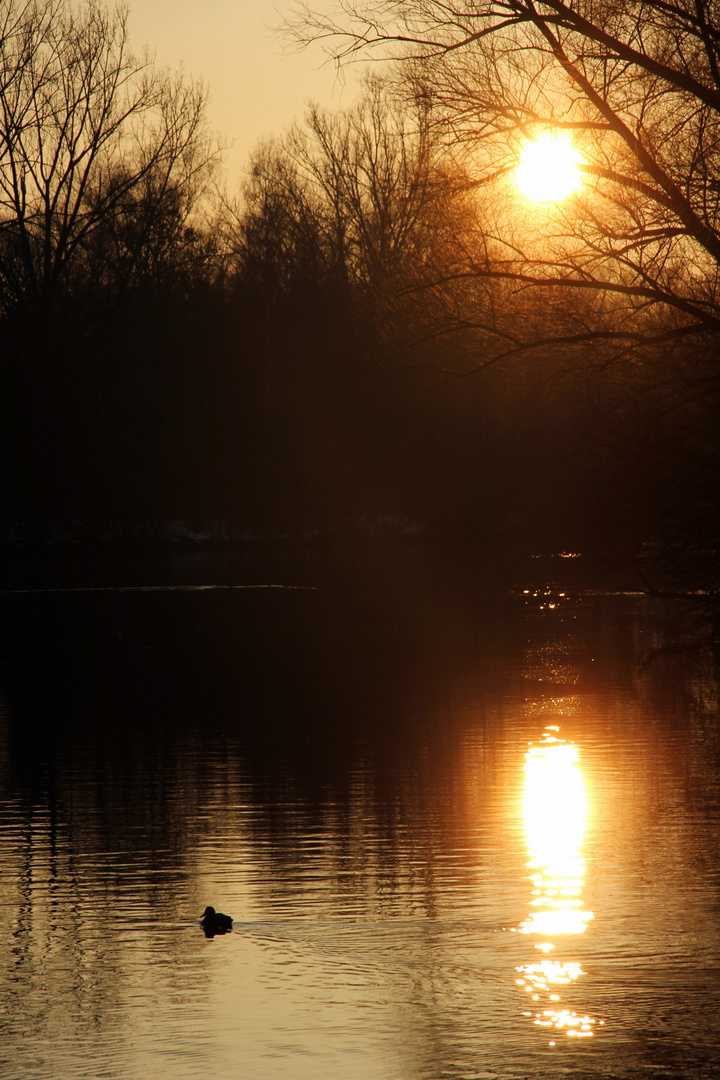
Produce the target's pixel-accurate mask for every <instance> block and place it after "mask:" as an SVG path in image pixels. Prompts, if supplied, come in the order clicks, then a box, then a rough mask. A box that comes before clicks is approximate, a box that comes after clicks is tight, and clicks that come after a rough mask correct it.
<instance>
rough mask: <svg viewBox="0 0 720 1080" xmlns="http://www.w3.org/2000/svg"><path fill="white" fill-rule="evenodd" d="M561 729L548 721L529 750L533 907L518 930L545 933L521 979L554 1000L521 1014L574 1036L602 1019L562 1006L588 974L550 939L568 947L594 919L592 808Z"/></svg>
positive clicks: (535, 996)
mask: <svg viewBox="0 0 720 1080" xmlns="http://www.w3.org/2000/svg"><path fill="white" fill-rule="evenodd" d="M559 730H560V729H559V727H558V726H557V725H553V724H549V725H547V726H546V728H545V730H544V732H543V735H542V737H541V738H540V740H539V742H538V744H537V745H531V746H530V748H529V749H528V751H527V753H526V755H525V790H524V799H523V816H524V821H525V834H526V837H527V844H528V849H529V852H530V862H529V863H528V869H529V870H530V871H531V881H532V884H533V890H532V900H531V902H530V907H531V908H532V909H533V910H531V912H530V913H529V915H528V918H527V919H525V920H523V922H522V923H521V924H520V926H519V927H518V930H519V932H520V933H522V934H528V935H537V936H538V937H541V938H542V940H541V941H539V942H537V943H535V949H536V950H538V951H539V952H540V953H541V954H544V956H545V957H546V959H542V960H539V959H537V958H535V959H533V960H532V961H530V962H528V963H526V964H521V965H520V966H519V967H518V968H517V972H518V976H519V977H518V978H517V979H516V983H517V985H518V986H520V987H523V989H524V990H525V992H526V993H527V994H528V995H529V998H530V1001H532V1002H533V1003H535V1002H537V1003H540V1002H541V1001H545V1002H547V1003H548V1004H549V1007H548V1008H540V1009H537V1011H534V1012H533V1011H530V1012H524V1013H523V1015H524V1016H526V1017H532V1018H533V1023H534V1024H535V1025H536V1026H537V1027H539V1028H549V1029H553V1031H554V1032H558V1033H562V1032H564V1033H565V1034H566V1035H568V1036H570V1037H572V1038H589V1037H591V1036H592V1034H593V1028H594V1026H595V1024H596V1023H597V1021H596V1020H595V1019H594V1018H593V1017H590V1016H587V1015H580V1014H578V1013H577V1012H575V1011H573V1010H572V1009H569V1008H567V1007H563V1006H562V1001H561V999H562V993H563V990H564V989H565V988H568V987H572V986H573V985H574V984H576V983H577V981H578V980H579V979H580V978H581V976H583V975H584V974H585V972H584V971H583V969H582V967H581V965H580V963H579V962H578V961H577V960H574V959H550V958H549V956H548V954H550V953H551V952H553V951H554V950H555V949H556V947H557V945H558V942H555V941H553V940H552V939H553V938H560V939H561V942H560V943H561V944H562V945H563V948H566V947H567V944H568V939H570V938H572V937H573V936H577V935H580V934H584V933H585V931H586V929H587V927H588V923H589V922H590V921H591V920H592V919H593V913H592V911H588V910H587V909H586V908H585V906H584V903H583V899H582V889H583V883H584V878H585V860H584V858H583V854H582V844H583V838H584V835H585V828H586V824H587V812H588V810H587V799H586V796H585V786H584V783H583V777H582V772H581V770H580V765H579V759H580V754H579V750H578V748H577V746H575V745H574V744H573V743H568V742H566V741H565V740H564V739H562V738H561V737H560V735H559ZM548 939H550V940H548ZM600 1023H601V1024H602V1021H600ZM551 1045H554V1043H553V1042H551Z"/></svg>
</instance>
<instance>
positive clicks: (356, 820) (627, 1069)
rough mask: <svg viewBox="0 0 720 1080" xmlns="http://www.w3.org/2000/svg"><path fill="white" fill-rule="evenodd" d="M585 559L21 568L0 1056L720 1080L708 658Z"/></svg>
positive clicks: (6, 790) (199, 1068)
mask: <svg viewBox="0 0 720 1080" xmlns="http://www.w3.org/2000/svg"><path fill="white" fill-rule="evenodd" d="M583 577H587V574H585V573H581V572H580V570H579V569H578V567H577V566H576V565H575V564H574V563H571V562H570V561H567V562H565V561H562V562H560V561H557V562H553V563H552V564H550V563H547V564H546V563H540V562H529V563H528V565H527V566H525V567H523V568H510V569H504V570H497V569H496V568H495V569H492V570H491V569H489V568H488V567H485V566H483V565H480V564H479V560H474V559H473V558H471V557H470V556H469V555H467V554H465V555H463V554H462V553H459V552H453V551H446V552H440V553H438V552H430V551H425V550H423V549H417V550H412V549H410V550H406V551H385V552H380V551H378V552H374V553H373V552H370V553H359V552H354V553H353V552H350V553H347V552H346V553H345V554H344V555H342V554H337V553H335V554H332V553H330V552H325V553H316V554H312V553H309V554H308V553H306V554H303V553H295V554H291V555H287V556H284V557H283V559H282V560H280V559H279V558H278V557H277V556H273V557H271V556H269V555H267V556H259V555H255V556H242V557H241V556H233V557H231V556H221V555H218V556H215V557H214V558H209V557H208V556H192V557H186V558H183V559H179V560H178V559H175V560H174V561H173V560H167V559H166V560H163V561H161V562H158V563H156V564H148V563H146V562H142V561H139V562H136V563H135V564H129V563H127V562H125V563H122V564H120V563H118V561H117V560H115V561H108V562H107V564H103V563H101V562H100V561H95V562H94V563H92V564H88V563H82V564H80V563H79V564H77V565H75V564H66V565H56V566H52V565H51V564H46V565H45V566H44V567H41V568H39V567H37V566H32V567H29V566H24V567H23V566H22V565H19V566H17V567H14V568H8V569H7V570H6V573H5V583H6V586H7V587H6V590H5V593H4V595H3V596H2V597H0V645H1V647H2V661H3V662H2V668H1V669H0V691H1V695H2V703H3V712H2V721H1V725H0V736H1V742H0V769H1V772H0V775H1V778H2V797H1V799H0V904H1V905H2V913H3V919H2V922H3V927H4V929H3V932H2V937H1V938H0V949H1V951H2V964H3V972H4V976H3V979H2V983H1V984H0V1019H1V1020H2V1031H3V1038H2V1042H1V1044H0V1075H2V1076H3V1077H8V1078H12V1080H15V1078H17V1080H20V1078H23V1080H34V1078H38V1080H39V1078H43V1080H46V1078H47V1077H58V1078H62V1080H76V1078H80V1077H84V1078H93V1080H95V1078H100V1077H103V1078H104V1077H107V1078H113V1080H114V1078H117V1080H135V1078H138V1080H140V1078H143V1080H145V1078H148V1077H153V1078H155V1077H157V1078H165V1077H168V1078H170V1077H172V1078H194V1077H198V1078H200V1077H202V1078H204V1080H226V1078H228V1080H229V1078H235V1077H243V1080H256V1078H257V1080H275V1078H278V1080H282V1078H288V1080H290V1078H292V1080H303V1078H307V1080H322V1078H325V1077H328V1078H330V1077H332V1078H338V1077H342V1078H343V1080H350V1078H354V1077H357V1078H362V1080H375V1078H378V1080H379V1078H383V1080H385V1078H387V1080H406V1078H407V1080H439V1078H457V1080H478V1078H483V1077H484V1078H491V1077H500V1078H503V1080H509V1078H511V1077H517V1078H521V1077H522V1078H525V1077H528V1078H530V1077H532V1078H533V1080H535V1078H548V1080H549V1078H551V1077H552V1078H556V1077H558V1076H571V1077H577V1078H594V1077H628V1078H635V1077H650V1078H652V1077H661V1076H662V1077H675V1078H683V1080H685V1078H693V1080H695V1078H708V1080H709V1078H711V1077H715V1076H717V1075H718V1074H719V1073H720V1008H719V1006H720V949H719V945H720V941H719V929H720V904H719V889H718V886H719V884H720V870H719V869H718V824H719V821H720V769H719V768H718V765H719V764H720V735H719V734H718V731H719V726H718V710H717V689H716V681H715V674H714V669H713V666H712V662H711V659H710V657H709V656H708V655H707V654H706V653H704V652H703V651H702V650H690V649H689V648H687V646H688V645H689V644H690V643H692V642H693V641H695V640H698V641H699V640H701V638H700V637H699V634H698V627H697V626H696V625H695V624H694V623H692V622H689V621H687V620H686V621H682V620H681V616H682V612H681V610H680V608H679V607H677V606H676V607H675V608H672V607H671V606H668V605H665V606H663V605H662V604H660V603H659V602H658V601H650V600H648V599H647V598H644V597H642V596H640V595H638V594H637V593H635V592H634V591H633V588H632V584H633V583H632V580H631V579H627V580H623V581H620V582H618V580H617V578H615V579H614V580H613V581H610V580H609V579H608V578H607V577H605V578H602V577H599V578H597V575H596V580H594V582H593V583H594V584H595V586H596V588H595V589H593V590H590V589H588V588H587V587H586V586H587V581H584V580H583ZM598 580H599V582H600V584H601V585H602V588H601V589H600V590H599V591H598V589H597V584H598ZM212 584H214V585H219V584H223V585H234V586H243V587H242V588H240V587H237V588H212V589H199V588H197V586H199V585H212ZM268 584H274V585H278V586H283V587H282V588H275V589H268V588H260V587H258V586H263V585H268ZM59 586H62V588H63V590H64V591H57V590H58V587H59ZM290 586H292V587H290ZM300 586H302V587H300ZM618 586H619V587H618ZM118 587H119V588H118ZM680 646H682V648H681V647H680ZM206 904H213V905H215V906H216V907H217V908H218V909H219V910H222V911H225V912H228V913H230V914H231V915H233V916H234V919H235V922H234V926H233V931H232V933H230V934H227V935H222V936H217V937H215V938H213V939H206V938H205V936H204V935H203V933H202V930H201V928H200V926H199V925H198V919H199V917H200V915H201V913H202V911H203V909H204V907H205V906H206Z"/></svg>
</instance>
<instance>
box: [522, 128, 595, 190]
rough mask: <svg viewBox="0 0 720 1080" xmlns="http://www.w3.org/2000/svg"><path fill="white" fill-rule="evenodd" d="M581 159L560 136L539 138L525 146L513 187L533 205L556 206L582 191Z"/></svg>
mask: <svg viewBox="0 0 720 1080" xmlns="http://www.w3.org/2000/svg"><path fill="white" fill-rule="evenodd" d="M582 164H583V159H582V157H581V156H580V154H579V153H578V152H577V150H576V149H575V148H574V147H573V145H572V144H571V142H570V140H569V139H567V138H565V137H563V136H562V135H541V136H540V137H539V138H537V139H535V140H534V141H533V142H528V143H526V144H525V148H524V150H523V152H522V156H521V159H520V164H519V165H518V167H517V169H516V170H515V183H516V184H517V186H518V188H519V189H520V191H521V192H522V194H523V195H524V196H525V198H526V199H530V200H532V202H559V201H560V200H561V199H565V198H567V196H568V195H572V193H573V192H574V191H578V189H579V188H581V187H582V179H581V177H580V173H579V172H578V168H577V167H578V165H582Z"/></svg>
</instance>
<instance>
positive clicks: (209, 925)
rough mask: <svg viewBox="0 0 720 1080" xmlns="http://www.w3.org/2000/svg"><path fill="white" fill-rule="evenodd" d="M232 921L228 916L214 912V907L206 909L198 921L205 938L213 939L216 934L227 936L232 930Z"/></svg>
mask: <svg viewBox="0 0 720 1080" xmlns="http://www.w3.org/2000/svg"><path fill="white" fill-rule="evenodd" d="M232 924H233V921H232V919H231V918H230V916H229V915H223V913H222V912H221V911H216V910H215V908H214V907H209V906H208V907H206V908H205V911H204V912H203V917H202V919H201V920H200V925H201V926H202V928H203V930H204V931H205V937H207V938H211V937H215V935H216V934H227V933H228V931H230V930H232Z"/></svg>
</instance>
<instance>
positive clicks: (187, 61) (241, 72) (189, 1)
mask: <svg viewBox="0 0 720 1080" xmlns="http://www.w3.org/2000/svg"><path fill="white" fill-rule="evenodd" d="M328 6H329V3H328ZM287 9H288V2H287V0H278V2H277V3H273V0H131V5H130V23H129V25H130V36H131V42H132V45H133V48H134V49H135V50H136V51H139V50H140V49H141V48H142V47H143V46H144V45H146V44H147V45H148V46H149V47H150V49H151V51H153V52H154V53H155V56H156V60H157V63H158V64H160V65H161V66H165V65H168V66H170V67H172V68H177V67H179V66H180V64H182V65H183V66H184V68H185V70H186V71H187V72H188V73H191V74H193V75H195V76H198V77H200V78H202V79H203V80H204V81H205V82H206V83H207V84H208V86H209V88H210V92H211V102H210V110H209V113H210V121H211V124H212V125H213V127H214V128H216V129H217V130H218V131H219V132H220V133H221V134H223V135H224V136H226V137H227V139H229V140H232V141H233V147H232V149H231V150H230V151H229V152H228V154H227V157H226V165H227V178H228V185H229V187H230V189H231V190H234V189H235V188H236V187H237V184H238V181H239V178H240V174H241V172H242V170H243V168H244V167H245V165H246V163H247V159H248V155H249V153H250V151H251V150H252V149H253V147H254V146H255V145H256V143H257V142H258V140H259V139H260V138H261V137H263V136H268V135H273V134H277V133H279V132H280V130H281V129H282V128H283V127H285V126H287V125H288V124H290V123H291V122H292V120H293V119H294V118H295V117H296V116H297V117H298V118H301V117H302V115H303V112H304V102H305V101H306V100H307V99H308V98H313V99H315V100H317V101H319V102H320V103H321V104H322V105H325V106H327V107H330V108H340V107H342V106H343V105H347V104H349V102H350V100H351V98H352V85H353V79H352V76H348V77H347V79H346V85H344V86H343V85H342V83H340V82H338V80H337V77H336V74H335V69H334V68H333V66H332V64H327V65H325V66H324V67H323V66H322V65H323V59H324V55H323V53H322V51H321V50H320V49H319V48H313V49H311V50H308V51H306V52H304V53H300V54H288V55H285V56H284V55H283V46H282V44H281V43H280V42H279V41H278V40H277V39H275V38H273V35H272V29H273V27H275V26H277V25H278V23H279V22H280V17H281V14H282V12H283V11H287Z"/></svg>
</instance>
